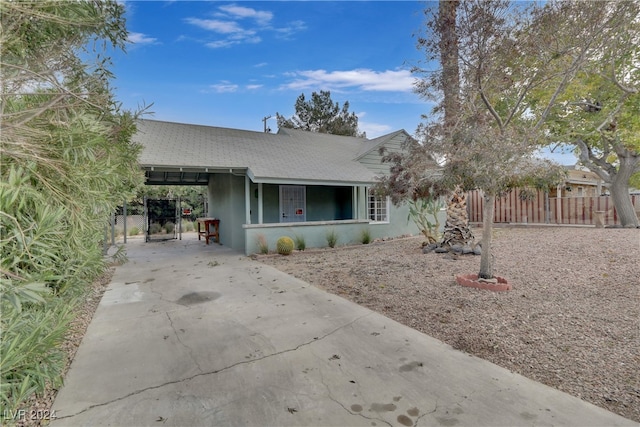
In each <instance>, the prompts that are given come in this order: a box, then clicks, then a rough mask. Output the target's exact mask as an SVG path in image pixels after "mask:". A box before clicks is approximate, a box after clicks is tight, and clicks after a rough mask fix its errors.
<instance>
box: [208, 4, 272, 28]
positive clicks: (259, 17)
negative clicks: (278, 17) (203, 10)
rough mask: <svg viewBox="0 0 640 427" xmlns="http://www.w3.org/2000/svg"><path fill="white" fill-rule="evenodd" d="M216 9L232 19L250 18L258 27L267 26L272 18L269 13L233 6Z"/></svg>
mask: <svg viewBox="0 0 640 427" xmlns="http://www.w3.org/2000/svg"><path fill="white" fill-rule="evenodd" d="M218 9H219V10H221V11H223V12H225V13H227V14H228V15H230V17H232V18H239V19H243V18H252V19H254V20H255V21H256V22H257V23H259V24H260V25H267V24H268V23H269V22H270V21H271V19H272V18H273V13H271V12H266V11H260V10H255V9H252V8H249V7H244V6H238V5H235V4H230V5H226V6H220V7H219V8H218Z"/></svg>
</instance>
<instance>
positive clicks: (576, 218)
mask: <svg viewBox="0 0 640 427" xmlns="http://www.w3.org/2000/svg"><path fill="white" fill-rule="evenodd" d="M631 202H632V203H633V206H634V207H635V209H636V214H637V213H638V212H639V211H640V195H632V196H631ZM483 203H484V199H483V197H482V192H481V191H480V190H474V191H470V192H469V193H468V195H467V207H468V209H469V221H471V222H482V205H483ZM598 212H602V214H601V215H602V218H603V222H604V225H619V224H620V221H619V219H618V215H617V213H616V210H615V208H614V207H613V200H612V199H611V197H609V196H598V197H549V195H548V193H545V192H543V191H538V192H537V193H536V195H535V197H534V198H533V199H531V200H521V199H520V190H514V191H511V192H510V193H508V194H507V195H506V196H504V197H498V198H496V202H495V214H494V217H493V221H494V222H496V223H521V224H527V223H533V224H578V225H595V224H596V217H597V216H598Z"/></svg>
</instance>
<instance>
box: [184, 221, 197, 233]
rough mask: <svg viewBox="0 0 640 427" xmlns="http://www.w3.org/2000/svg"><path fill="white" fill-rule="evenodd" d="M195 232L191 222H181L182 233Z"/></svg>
mask: <svg viewBox="0 0 640 427" xmlns="http://www.w3.org/2000/svg"><path fill="white" fill-rule="evenodd" d="M194 230H195V226H194V225H193V222H191V221H184V220H183V221H182V231H183V232H185V231H187V232H188V231H194Z"/></svg>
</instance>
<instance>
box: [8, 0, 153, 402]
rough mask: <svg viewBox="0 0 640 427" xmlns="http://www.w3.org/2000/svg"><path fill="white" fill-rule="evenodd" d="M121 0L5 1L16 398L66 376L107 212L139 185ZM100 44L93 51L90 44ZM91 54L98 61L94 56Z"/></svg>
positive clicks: (11, 355)
mask: <svg viewBox="0 0 640 427" xmlns="http://www.w3.org/2000/svg"><path fill="white" fill-rule="evenodd" d="M123 11H124V9H123V6H122V5H120V4H119V3H117V2H116V1H110V0H101V1H98V0H97V1H92V2H56V1H41V2H28V1H14V2H8V1H2V2H0V16H1V19H2V25H1V26H0V68H1V69H2V79H1V80H0V87H1V91H2V92H1V94H2V96H1V97H0V98H1V101H0V107H1V110H0V121H1V122H2V132H1V133H0V148H1V151H2V168H1V169H0V304H1V307H0V309H1V310H2V313H1V318H0V321H1V325H2V335H1V336H0V349H1V351H2V353H1V354H0V359H1V360H2V362H1V366H0V387H2V394H1V396H2V400H3V406H4V407H6V408H17V407H18V406H19V405H20V404H21V403H22V402H23V401H24V400H25V399H26V398H27V397H28V396H29V394H30V393H31V392H33V391H36V392H42V391H43V390H44V385H45V384H46V383H47V382H50V383H52V384H59V383H60V374H61V369H62V366H63V359H64V358H63V357H62V356H61V352H60V351H58V349H57V346H58V345H59V344H60V342H61V340H62V338H63V336H64V333H65V330H66V328H67V325H68V323H69V320H70V319H71V317H72V311H73V308H74V307H75V305H76V299H77V298H78V297H81V296H82V295H84V293H85V291H86V285H87V284H88V283H90V282H91V281H92V280H93V279H95V278H96V277H97V276H98V275H100V274H101V273H102V272H103V271H104V269H105V259H103V256H102V242H101V239H103V236H104V229H105V225H106V224H107V223H108V220H109V216H110V214H111V213H112V212H114V210H115V208H116V207H117V206H118V204H120V203H121V202H122V199H123V198H130V197H131V196H133V195H134V194H135V192H136V189H137V188H138V187H139V186H141V185H142V184H143V178H144V177H143V174H142V172H141V171H140V169H139V166H138V163H137V156H138V153H139V147H137V146H135V145H133V144H132V143H131V136H132V135H133V133H134V132H135V118H136V115H134V114H132V113H129V112H122V111H119V110H118V105H117V103H116V102H115V101H114V99H113V98H112V94H111V90H110V87H109V78H110V77H111V74H110V71H109V70H108V68H107V66H108V65H109V63H108V59H106V58H105V57H104V55H103V51H104V50H105V49H106V42H105V45H102V48H101V47H100V44H99V43H96V42H99V41H101V40H108V41H109V42H110V44H111V45H112V46H113V47H123V46H124V43H125V41H126V26H125V22H124V19H123ZM91 46H93V50H91V51H89V47H91ZM91 58H94V59H95V63H90V62H89V61H90V60H91Z"/></svg>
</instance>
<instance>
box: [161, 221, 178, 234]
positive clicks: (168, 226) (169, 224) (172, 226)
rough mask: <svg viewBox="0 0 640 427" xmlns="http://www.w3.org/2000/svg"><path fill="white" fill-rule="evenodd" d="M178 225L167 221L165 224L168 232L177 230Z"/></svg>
mask: <svg viewBox="0 0 640 427" xmlns="http://www.w3.org/2000/svg"><path fill="white" fill-rule="evenodd" d="M175 228H176V225H175V224H174V223H172V222H167V223H165V224H164V229H165V230H166V231H167V233H168V234H171V233H173V230H175Z"/></svg>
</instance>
